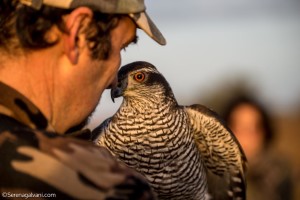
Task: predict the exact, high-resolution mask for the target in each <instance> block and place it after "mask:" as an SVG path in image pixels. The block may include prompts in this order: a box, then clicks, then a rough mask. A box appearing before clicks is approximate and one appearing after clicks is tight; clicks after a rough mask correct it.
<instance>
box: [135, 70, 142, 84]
mask: <svg viewBox="0 0 300 200" xmlns="http://www.w3.org/2000/svg"><path fill="white" fill-rule="evenodd" d="M133 78H134V80H136V81H137V82H140V83H141V82H143V81H144V80H145V74H144V73H142V72H138V73H136V74H135V75H134V77H133Z"/></svg>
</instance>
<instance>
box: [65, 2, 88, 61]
mask: <svg viewBox="0 0 300 200" xmlns="http://www.w3.org/2000/svg"><path fill="white" fill-rule="evenodd" d="M92 17H93V11H92V10H91V9H89V8H87V7H79V8H76V9H75V10H73V11H72V12H71V13H70V14H69V15H68V16H67V17H66V21H65V23H66V28H67V31H68V33H67V35H66V41H65V52H66V54H67V56H68V58H69V59H70V61H71V63H72V64H73V65H75V64H77V62H78V59H79V56H80V48H79V42H80V41H79V39H80V37H79V35H80V33H81V32H80V31H81V30H84V29H85V28H87V26H88V24H89V23H90V21H91V20H92Z"/></svg>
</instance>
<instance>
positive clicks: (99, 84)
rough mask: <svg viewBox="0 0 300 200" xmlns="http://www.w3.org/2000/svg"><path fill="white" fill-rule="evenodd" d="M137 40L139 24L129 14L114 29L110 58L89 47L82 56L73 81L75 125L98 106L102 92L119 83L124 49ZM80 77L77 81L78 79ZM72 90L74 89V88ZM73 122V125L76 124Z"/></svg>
mask: <svg viewBox="0 0 300 200" xmlns="http://www.w3.org/2000/svg"><path fill="white" fill-rule="evenodd" d="M135 39H136V25H135V23H134V22H133V21H132V20H131V19H130V18H129V17H122V18H121V19H120V20H119V22H118V25H117V27H116V28H114V29H113V30H112V32H111V52H110V55H109V58H108V59H107V60H97V59H92V58H91V52H90V50H89V49H88V48H86V49H85V50H84V51H85V52H84V54H83V56H81V57H80V59H79V63H80V67H78V69H76V70H77V71H76V74H75V76H72V78H73V79H74V81H71V82H73V84H75V85H74V87H73V90H74V91H73V93H76V94H74V98H76V100H75V99H73V101H72V102H74V105H73V111H74V112H75V113H76V115H77V116H78V118H77V119H74V120H76V122H74V123H76V124H78V123H80V122H82V121H84V120H85V119H86V118H87V117H88V116H89V115H90V114H91V113H92V112H93V111H94V109H95V108H96V106H97V104H98V102H99V99H100V97H101V94H102V93H103V91H104V90H105V89H106V88H109V87H110V86H111V85H112V84H115V83H116V75H117V71H118V69H119V67H120V63H121V54H120V52H121V50H122V49H123V48H125V47H126V46H128V45H129V44H130V43H131V42H132V41H133V40H135ZM76 79H77V80H76ZM71 92H72V91H71ZM76 124H74V125H76Z"/></svg>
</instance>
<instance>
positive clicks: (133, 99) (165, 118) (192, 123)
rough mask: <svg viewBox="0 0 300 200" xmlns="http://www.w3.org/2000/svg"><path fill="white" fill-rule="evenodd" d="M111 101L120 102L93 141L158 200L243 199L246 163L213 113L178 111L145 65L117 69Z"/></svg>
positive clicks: (168, 91)
mask: <svg viewBox="0 0 300 200" xmlns="http://www.w3.org/2000/svg"><path fill="white" fill-rule="evenodd" d="M111 95H112V98H116V97H120V96H123V97H124V100H123V102H122V105H121V107H120V108H119V110H118V111H117V113H116V114H115V115H114V116H113V117H111V118H109V119H107V120H106V121H105V122H104V123H102V124H101V125H100V126H99V127H97V128H96V129H95V130H94V131H93V140H94V141H95V143H96V144H98V145H100V146H105V147H107V148H108V150H109V151H110V152H112V154H114V155H115V156H116V157H117V158H118V159H119V160H121V161H123V162H125V163H126V164H127V165H128V166H130V167H132V168H135V169H136V170H137V171H139V172H140V173H142V174H143V175H144V176H145V177H146V178H147V179H148V181H149V182H150V183H151V185H152V187H153V189H154V190H155V192H156V193H157V195H158V199H172V200H174V199H180V200H182V199H206V198H207V197H211V198H212V199H245V193H246V192H245V190H246V182H245V168H246V167H245V166H246V157H245V155H244V153H243V150H242V149H241V146H240V144H239V143H238V141H237V140H236V138H235V137H234V135H233V134H232V132H231V131H230V130H229V129H228V128H227V127H226V125H225V124H224V123H223V122H222V121H221V119H220V118H219V117H218V116H217V114H216V113H214V112H213V111H211V110H209V109H208V108H206V107H204V106H202V105H192V106H181V105H178V103H177V101H176V99H175V97H174V94H173V92H172V90H171V87H170V86H169V84H168V82H167V81H166V79H165V78H164V77H163V75H162V74H160V73H159V71H158V70H157V69H156V68H155V67H154V66H153V65H152V64H150V63H146V62H134V63H131V64H128V65H126V66H124V67H122V68H121V69H120V71H119V73H118V85H117V86H116V87H115V88H113V89H112V90H111Z"/></svg>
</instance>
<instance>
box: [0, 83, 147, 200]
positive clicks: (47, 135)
mask: <svg viewBox="0 0 300 200" xmlns="http://www.w3.org/2000/svg"><path fill="white" fill-rule="evenodd" d="M0 94H1V98H0V192H1V195H2V196H1V197H2V198H4V199H5V197H6V198H7V199H14V198H13V197H15V198H16V197H26V196H24V195H27V196H28V197H34V195H36V197H40V198H41V199H43V197H47V196H46V195H45V194H46V193H48V194H47V195H49V193H52V194H54V196H52V197H58V198H59V199H153V195H152V192H151V189H150V187H149V185H148V184H147V183H146V182H145V181H144V179H143V178H142V177H140V175H139V174H136V173H135V172H134V171H132V170H130V169H128V168H127V167H125V166H123V165H122V164H119V163H117V162H116V161H115V159H114V158H113V157H112V156H111V154H110V153H109V152H108V151H106V149H104V148H99V147H96V146H94V145H93V144H92V143H89V142H86V141H83V140H79V139H76V138H72V137H68V136H61V135H58V134H56V133H55V132H54V130H53V128H52V127H51V125H50V124H49V123H48V122H47V119H46V118H45V117H44V116H43V114H42V113H41V112H40V111H39V110H38V109H37V108H36V107H35V106H34V105H33V104H32V103H31V102H29V101H28V100H27V99H26V98H25V97H24V96H22V95H21V94H20V93H18V92H17V91H16V90H14V89H12V88H10V87H9V86H7V85H5V84H3V83H1V82H0ZM22 195H23V196H22ZM30 195H31V196H30ZM48 197H49V196H48ZM0 199H1V198H0Z"/></svg>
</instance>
